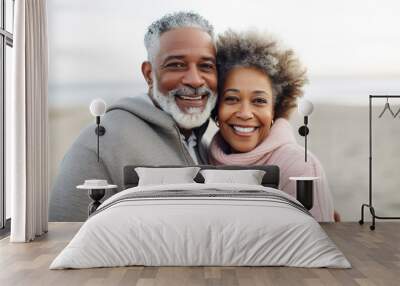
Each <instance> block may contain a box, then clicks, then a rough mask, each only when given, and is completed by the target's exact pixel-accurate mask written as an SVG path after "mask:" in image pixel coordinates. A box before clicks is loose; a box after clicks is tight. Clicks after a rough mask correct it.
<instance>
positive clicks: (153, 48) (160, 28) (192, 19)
mask: <svg viewBox="0 0 400 286" xmlns="http://www.w3.org/2000/svg"><path fill="white" fill-rule="evenodd" d="M187 27H196V28H200V29H202V30H203V31H204V32H206V33H208V34H209V35H210V36H211V38H212V39H213V40H214V28H213V26H212V25H211V24H210V23H209V22H208V21H207V20H206V19H204V18H203V17H202V16H200V15H199V14H197V13H194V12H176V13H172V14H167V15H165V16H163V17H162V18H161V19H159V20H157V21H155V22H153V23H152V24H151V25H150V26H149V27H148V28H147V32H146V34H145V36H144V45H145V47H146V50H147V58H148V60H149V61H150V62H151V63H153V62H154V58H155V56H156V54H157V52H158V50H159V40H160V36H161V35H162V34H163V33H165V32H167V31H170V30H173V29H176V28H187Z"/></svg>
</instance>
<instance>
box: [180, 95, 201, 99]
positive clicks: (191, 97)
mask: <svg viewBox="0 0 400 286" xmlns="http://www.w3.org/2000/svg"><path fill="white" fill-rule="evenodd" d="M179 97H180V98H182V99H185V100H201V95H199V96H196V97H194V96H184V95H180V96H179Z"/></svg>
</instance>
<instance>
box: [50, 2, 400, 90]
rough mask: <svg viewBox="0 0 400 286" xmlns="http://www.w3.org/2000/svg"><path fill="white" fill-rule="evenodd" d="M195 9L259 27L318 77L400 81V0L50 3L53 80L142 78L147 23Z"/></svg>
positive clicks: (217, 22)
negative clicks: (292, 50)
mask: <svg viewBox="0 0 400 286" xmlns="http://www.w3.org/2000/svg"><path fill="white" fill-rule="evenodd" d="M179 10H193V11H196V12H198V13H200V14H201V15H203V16H204V17H205V18H207V19H208V20H209V21H210V22H211V23H212V24H213V25H214V27H215V30H216V32H217V33H218V32H223V31H224V30H226V29H227V28H233V29H240V30H242V29H247V28H257V29H259V30H266V31H269V32H272V33H274V34H276V35H277V36H278V37H279V38H280V39H281V40H282V41H283V42H284V43H286V45H287V46H289V47H292V48H294V49H295V51H296V52H297V53H298V54H299V55H300V58H301V59H302V61H303V62H304V64H305V65H306V66H307V68H308V71H309V75H310V77H311V79H315V78H321V77H323V78H326V77H344V78H347V79H349V78H356V77H358V78H360V77H363V78H385V79H400V17H399V12H400V1H396V0H393V1H385V0H380V1H378V0H375V1H372V0H369V1H368V0H335V1H321V0H303V1H294V0H293V1H291V0H279V1H276V0H275V1H254V0H246V1H237V0H229V1H217V0H212V1H210V0H201V1H190V0H183V1H174V0H168V1H160V0H159V1H132V0H85V1H82V0H49V1H48V16H49V38H50V81H51V84H53V85H59V84H65V83H75V84H76V83H98V82H103V83H104V82H130V83H143V80H142V75H141V73H140V64H141V62H142V61H143V60H144V59H145V58H146V53H145V49H144V46H143V36H144V32H145V30H146V27H147V26H148V25H149V24H150V23H151V22H152V21H154V20H155V19H157V18H159V17H160V16H162V15H164V14H165V13H168V12H173V11H179Z"/></svg>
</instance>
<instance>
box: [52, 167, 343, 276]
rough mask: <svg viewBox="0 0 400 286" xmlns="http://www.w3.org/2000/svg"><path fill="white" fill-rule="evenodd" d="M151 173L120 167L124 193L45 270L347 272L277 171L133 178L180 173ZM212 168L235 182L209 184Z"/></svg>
mask: <svg viewBox="0 0 400 286" xmlns="http://www.w3.org/2000/svg"><path fill="white" fill-rule="evenodd" d="M149 167H154V166H144V168H143V166H140V168H138V166H126V167H125V168H124V183H125V190H123V191H121V192H119V193H117V194H116V195H114V196H112V197H110V198H109V199H107V200H106V201H104V202H103V203H102V204H101V205H100V207H99V208H98V209H97V211H96V212H95V213H94V214H93V215H91V216H90V217H89V218H88V220H87V221H86V222H85V223H84V225H83V226H82V227H81V229H80V230H79V232H78V233H77V234H76V235H75V237H74V238H73V239H72V240H71V242H70V243H69V244H68V245H67V247H65V248H64V250H63V251H62V252H61V253H60V254H59V255H58V256H57V257H56V259H55V260H54V261H53V262H52V264H51V265H50V269H66V268H92V267H117V266H129V265H144V266H292V267H330V268H350V267H351V265H350V263H349V262H348V261H347V259H346V258H345V256H344V255H343V253H342V252H341V251H340V250H339V249H338V248H337V247H336V245H335V244H334V243H333V242H332V241H331V239H330V238H329V237H328V236H327V235H326V233H325V232H324V231H323V229H322V228H321V227H320V225H319V224H318V222H316V221H315V220H314V218H313V217H312V216H311V215H310V213H309V212H308V211H307V210H306V209H305V208H304V207H303V206H302V205H301V204H300V203H299V202H298V201H296V200H295V199H294V198H292V197H291V196H289V195H287V194H285V193H283V192H282V191H280V190H278V189H277V186H278V185H279V168H278V167H277V166H252V167H243V166H225V167H213V166H199V169H200V172H197V173H196V175H195V176H192V179H193V178H194V180H192V181H185V182H181V181H179V180H178V181H174V180H172V179H171V178H173V176H171V175H169V176H164V178H163V179H162V180H161V181H157V180H158V178H156V177H157V176H154V173H152V174H153V175H152V176H148V177H147V180H148V182H149V184H144V185H143V184H140V181H141V180H142V181H141V182H145V181H146V177H145V176H144V175H143V174H142V175H143V176H141V175H138V173H140V171H141V170H145V171H146V172H147V170H150V169H151V170H152V171H154V170H155V169H157V168H160V169H159V170H158V171H159V172H160V171H162V173H163V174H164V173H165V172H164V170H167V169H174V168H176V169H179V168H181V167H180V166H160V167H157V168H149ZM141 168H143V169H141ZM166 168H167V169H166ZM209 170H211V171H209ZM213 170H217V171H218V170H221V171H223V170H231V171H233V170H236V171H239V172H236V173H234V176H233V177H232V172H231V173H229V172H228V173H229V174H230V176H231V177H230V180H231V181H228V182H223V183H221V182H218V180H217V181H213V180H211V179H213V178H214V179H215V176H214V177H211V179H210V176H209V174H207V172H209V173H214V174H215V173H216V172H215V171H213ZM252 170H258V173H257V174H258V175H257V176H258V177H259V181H258V182H259V183H260V184H254V183H253V182H252V181H246V180H244V179H243V178H241V176H242V175H243V174H245V173H246V172H250V173H251V172H253V171H252ZM156 171H157V170H156ZM261 171H262V174H261V173H260V172H261ZM201 172H202V173H201ZM204 172H205V173H204ZM217 174H220V173H218V172H217ZM147 175H148V174H147ZM150 175H151V174H150ZM206 175H207V176H206ZM139 177H141V178H139ZM243 177H245V176H243ZM217 179H218V178H217ZM238 180H244V181H238ZM238 182H239V183H238ZM250 183H251V184H250Z"/></svg>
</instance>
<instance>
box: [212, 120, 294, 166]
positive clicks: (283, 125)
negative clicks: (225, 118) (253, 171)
mask: <svg viewBox="0 0 400 286" xmlns="http://www.w3.org/2000/svg"><path fill="white" fill-rule="evenodd" d="M293 143H294V144H296V139H295V137H294V135H293V130H292V126H291V125H290V123H289V121H287V120H286V119H284V118H279V119H277V120H276V121H275V122H274V124H273V125H272V127H271V130H270V133H269V134H268V136H267V137H266V138H265V139H264V141H262V142H261V143H260V144H259V145H258V146H257V147H256V148H254V149H253V150H251V151H250V152H247V153H232V154H227V153H226V152H225V151H226V150H229V146H228V145H227V143H226V142H225V140H224V139H223V138H222V136H221V134H220V132H218V133H217V134H216V135H215V136H214V138H213V140H212V141H211V145H210V150H209V160H210V163H211V164H213V165H265V164H267V163H268V160H269V159H270V157H271V155H272V151H274V150H276V149H278V148H279V147H281V146H282V145H284V144H293ZM224 150H225V151H224Z"/></svg>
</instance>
